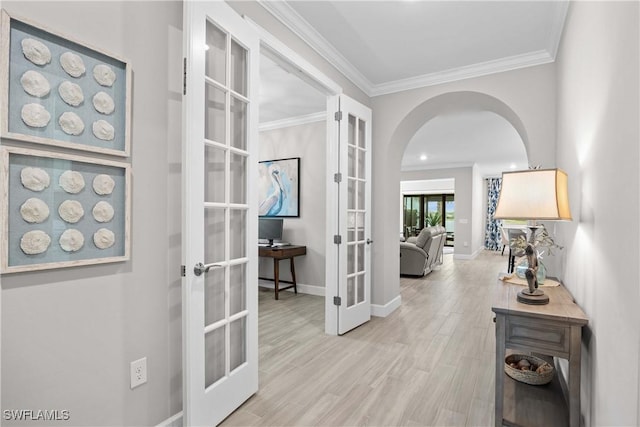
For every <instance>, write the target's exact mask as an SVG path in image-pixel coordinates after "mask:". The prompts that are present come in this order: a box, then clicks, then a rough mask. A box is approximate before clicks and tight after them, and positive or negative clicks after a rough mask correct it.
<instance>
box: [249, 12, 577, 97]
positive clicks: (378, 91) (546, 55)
mask: <svg viewBox="0 0 640 427" xmlns="http://www.w3.org/2000/svg"><path fill="white" fill-rule="evenodd" d="M257 1H258V3H259V4H260V5H261V6H262V7H263V8H264V9H266V10H267V11H268V12H269V13H271V14H272V15H273V16H274V17H275V18H276V19H277V20H279V21H280V22H281V23H282V24H283V25H285V26H286V27H287V28H289V29H290V30H291V31H292V32H293V33H294V34H295V35H296V36H298V37H299V38H300V39H301V40H302V41H304V42H305V43H307V44H308V45H309V46H310V47H311V48H312V49H313V50H314V51H316V52H317V53H318V54H319V55H320V56H322V57H323V58H324V59H325V60H327V61H328V62H329V63H330V64H331V65H332V66H333V67H335V68H336V69H337V70H338V71H339V72H341V73H342V74H344V76H345V77H346V78H347V79H349V80H350V81H351V82H352V83H353V84H355V85H356V86H357V87H358V88H360V89H361V90H362V91H363V92H364V93H365V94H367V96H369V97H376V96H381V95H388V94H392V93H396V92H402V91H405V90H411V89H418V88H421V87H427V86H433V85H438V84H442V83H450V82H455V81H458V80H464V79H469V78H474V77H481V76H486V75H489V74H494V73H501V72H504V71H511V70H516V69H520V68H526V67H532V66H536V65H542V64H547V63H550V62H554V61H555V58H556V54H557V50H558V46H559V44H560V39H561V37H562V31H563V27H564V22H565V18H566V15H567V11H568V8H569V2H568V1H558V2H555V5H556V6H555V7H556V8H557V13H556V14H555V17H556V18H555V20H554V22H553V25H552V29H551V32H550V38H549V43H548V48H547V49H543V50H539V51H535V52H529V53H525V54H521V55H514V56H510V57H506V58H500V59H497V60H493V61H486V62H481V63H477V64H472V65H468V66H464V67H458V68H452V69H449V70H445V71H441V72H437V73H430V74H424V75H421V76H416V77H411V78H408V79H402V80H395V81H392V82H387V83H381V84H377V85H374V84H373V83H372V82H371V81H370V80H369V79H367V78H366V77H365V76H364V75H363V74H362V73H361V72H360V71H359V70H358V69H357V68H356V67H355V66H353V64H351V63H350V62H349V61H348V60H347V59H346V58H345V57H344V56H343V55H342V54H341V53H340V52H339V51H338V50H337V49H335V48H334V47H333V45H331V44H330V43H329V42H328V41H327V40H326V39H325V38H324V37H322V35H321V34H320V33H318V31H316V29H315V28H313V27H312V26H311V25H310V24H309V23H308V22H307V21H306V20H305V19H304V18H303V17H302V16H300V14H298V13H297V12H296V11H295V10H294V9H293V8H292V7H291V6H290V5H289V4H288V3H287V2H286V1H267V0H257Z"/></svg>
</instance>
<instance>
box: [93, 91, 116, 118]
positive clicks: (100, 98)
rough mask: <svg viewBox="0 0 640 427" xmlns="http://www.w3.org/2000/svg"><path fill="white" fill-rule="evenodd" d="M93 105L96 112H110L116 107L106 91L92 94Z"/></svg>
mask: <svg viewBox="0 0 640 427" xmlns="http://www.w3.org/2000/svg"><path fill="white" fill-rule="evenodd" d="M93 107H94V108H95V109H96V111H97V112H98V113H102V114H111V113H113V110H115V108H116V104H115V103H114V102H113V98H111V97H110V96H109V94H108V93H106V92H102V91H100V92H98V93H96V94H95V95H94V96H93Z"/></svg>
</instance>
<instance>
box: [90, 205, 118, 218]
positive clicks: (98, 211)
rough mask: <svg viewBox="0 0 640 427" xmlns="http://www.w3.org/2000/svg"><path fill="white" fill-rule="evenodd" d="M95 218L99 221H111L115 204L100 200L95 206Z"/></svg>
mask: <svg viewBox="0 0 640 427" xmlns="http://www.w3.org/2000/svg"><path fill="white" fill-rule="evenodd" d="M92 213H93V218H94V219H95V220H96V221H98V222H109V221H111V220H112V219H113V215H114V211H113V206H111V204H109V203H108V202H104V201H102V202H98V203H96V205H95V206H94V207H93V211H92Z"/></svg>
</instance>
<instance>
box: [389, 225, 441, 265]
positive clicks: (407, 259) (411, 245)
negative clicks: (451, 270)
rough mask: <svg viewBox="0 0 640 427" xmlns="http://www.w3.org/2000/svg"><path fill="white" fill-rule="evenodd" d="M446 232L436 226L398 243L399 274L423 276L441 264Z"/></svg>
mask: <svg viewBox="0 0 640 427" xmlns="http://www.w3.org/2000/svg"><path fill="white" fill-rule="evenodd" d="M445 239H446V230H445V228H444V227H442V226H440V225H438V226H434V227H426V228H424V229H422V231H421V232H420V234H419V235H418V237H410V238H409V239H407V241H406V242H400V274H401V275H409V276H424V275H425V274H427V273H430V272H431V270H432V269H433V267H434V266H435V265H437V264H441V263H442V250H443V247H444V240H445Z"/></svg>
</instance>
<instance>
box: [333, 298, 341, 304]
mask: <svg viewBox="0 0 640 427" xmlns="http://www.w3.org/2000/svg"><path fill="white" fill-rule="evenodd" d="M333 305H338V306H340V305H342V298H340V297H333Z"/></svg>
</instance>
